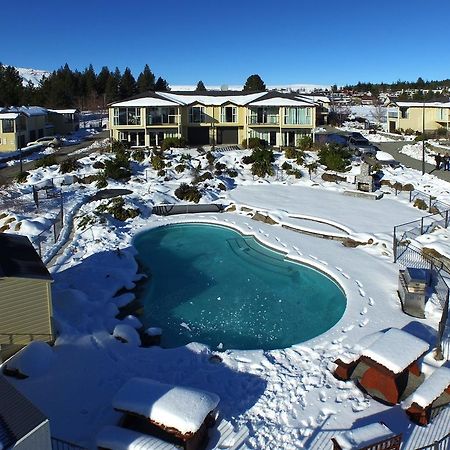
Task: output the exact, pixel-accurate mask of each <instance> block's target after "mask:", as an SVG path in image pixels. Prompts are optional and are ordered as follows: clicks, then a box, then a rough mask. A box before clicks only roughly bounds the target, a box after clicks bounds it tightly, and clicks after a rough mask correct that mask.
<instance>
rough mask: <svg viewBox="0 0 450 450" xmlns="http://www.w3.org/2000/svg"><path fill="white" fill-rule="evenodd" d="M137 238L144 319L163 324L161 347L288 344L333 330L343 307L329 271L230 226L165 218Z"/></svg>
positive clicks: (269, 346)
mask: <svg viewBox="0 0 450 450" xmlns="http://www.w3.org/2000/svg"><path fill="white" fill-rule="evenodd" d="M134 245H135V247H136V249H137V250H138V260H139V262H140V263H141V265H142V266H143V267H144V269H145V270H146V271H147V273H148V275H149V279H148V281H146V282H145V283H144V285H143V286H142V288H141V289H142V290H141V292H140V293H139V299H140V301H141V302H142V304H143V315H142V316H141V320H142V321H143V323H144V325H145V326H146V327H148V326H157V327H161V328H162V329H163V338H162V346H163V347H177V346H180V345H184V344H187V343H189V342H193V341H194V342H201V343H203V344H207V345H209V346H210V347H211V348H212V349H216V348H220V349H221V348H223V349H264V350H271V349H277V348H285V347H289V346H290V345H293V344H297V343H300V342H303V341H306V340H308V339H311V338H313V337H315V336H318V335H319V334H322V333H323V332H325V331H327V330H328V329H330V328H331V327H332V326H333V325H334V324H335V323H336V322H337V321H338V320H339V319H340V318H341V317H342V315H343V313H344V310H345V307H346V298H345V295H344V293H343V292H342V290H341V289H340V288H339V287H338V285H337V284H336V283H335V282H333V281H332V280H331V279H330V278H329V277H327V276H326V275H324V274H323V273H321V272H319V271H317V270H314V269H312V268H310V267H308V266H304V265H301V264H297V263H293V262H290V261H287V260H285V259H284V256H283V255H282V254H281V253H278V252H275V251H272V250H269V249H268V248H267V247H265V246H263V245H261V244H259V243H258V242H257V241H256V240H255V239H254V238H253V237H244V236H242V235H241V234H239V233H238V232H236V231H234V230H232V229H230V228H227V227H222V226H215V225H207V224H175V225H167V226H162V227H158V228H155V229H152V230H149V231H145V232H143V233H141V234H139V235H138V236H137V237H136V238H135V241H134Z"/></svg>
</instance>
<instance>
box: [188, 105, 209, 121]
mask: <svg viewBox="0 0 450 450" xmlns="http://www.w3.org/2000/svg"><path fill="white" fill-rule="evenodd" d="M194 110H200V116H199V119H200V120H194ZM203 122H205V107H204V106H191V107H189V123H203Z"/></svg>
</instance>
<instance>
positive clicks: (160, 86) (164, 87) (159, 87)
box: [155, 77, 170, 92]
mask: <svg viewBox="0 0 450 450" xmlns="http://www.w3.org/2000/svg"><path fill="white" fill-rule="evenodd" d="M155 91H159V92H167V91H170V88H169V83H167V81H166V80H164V78H161V77H159V78H158V79H157V80H156V83H155Z"/></svg>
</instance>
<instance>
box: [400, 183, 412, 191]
mask: <svg viewBox="0 0 450 450" xmlns="http://www.w3.org/2000/svg"><path fill="white" fill-rule="evenodd" d="M403 190H404V191H406V192H411V191H413V190H414V185H412V184H411V183H406V184H404V185H403Z"/></svg>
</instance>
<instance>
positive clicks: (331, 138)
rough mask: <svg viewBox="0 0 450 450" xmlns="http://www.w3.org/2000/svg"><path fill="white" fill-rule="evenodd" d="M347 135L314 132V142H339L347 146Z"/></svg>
mask: <svg viewBox="0 0 450 450" xmlns="http://www.w3.org/2000/svg"><path fill="white" fill-rule="evenodd" d="M348 139H349V137H348V136H347V135H345V134H338V133H324V134H316V142H318V143H320V144H339V145H343V146H347V144H348Z"/></svg>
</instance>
